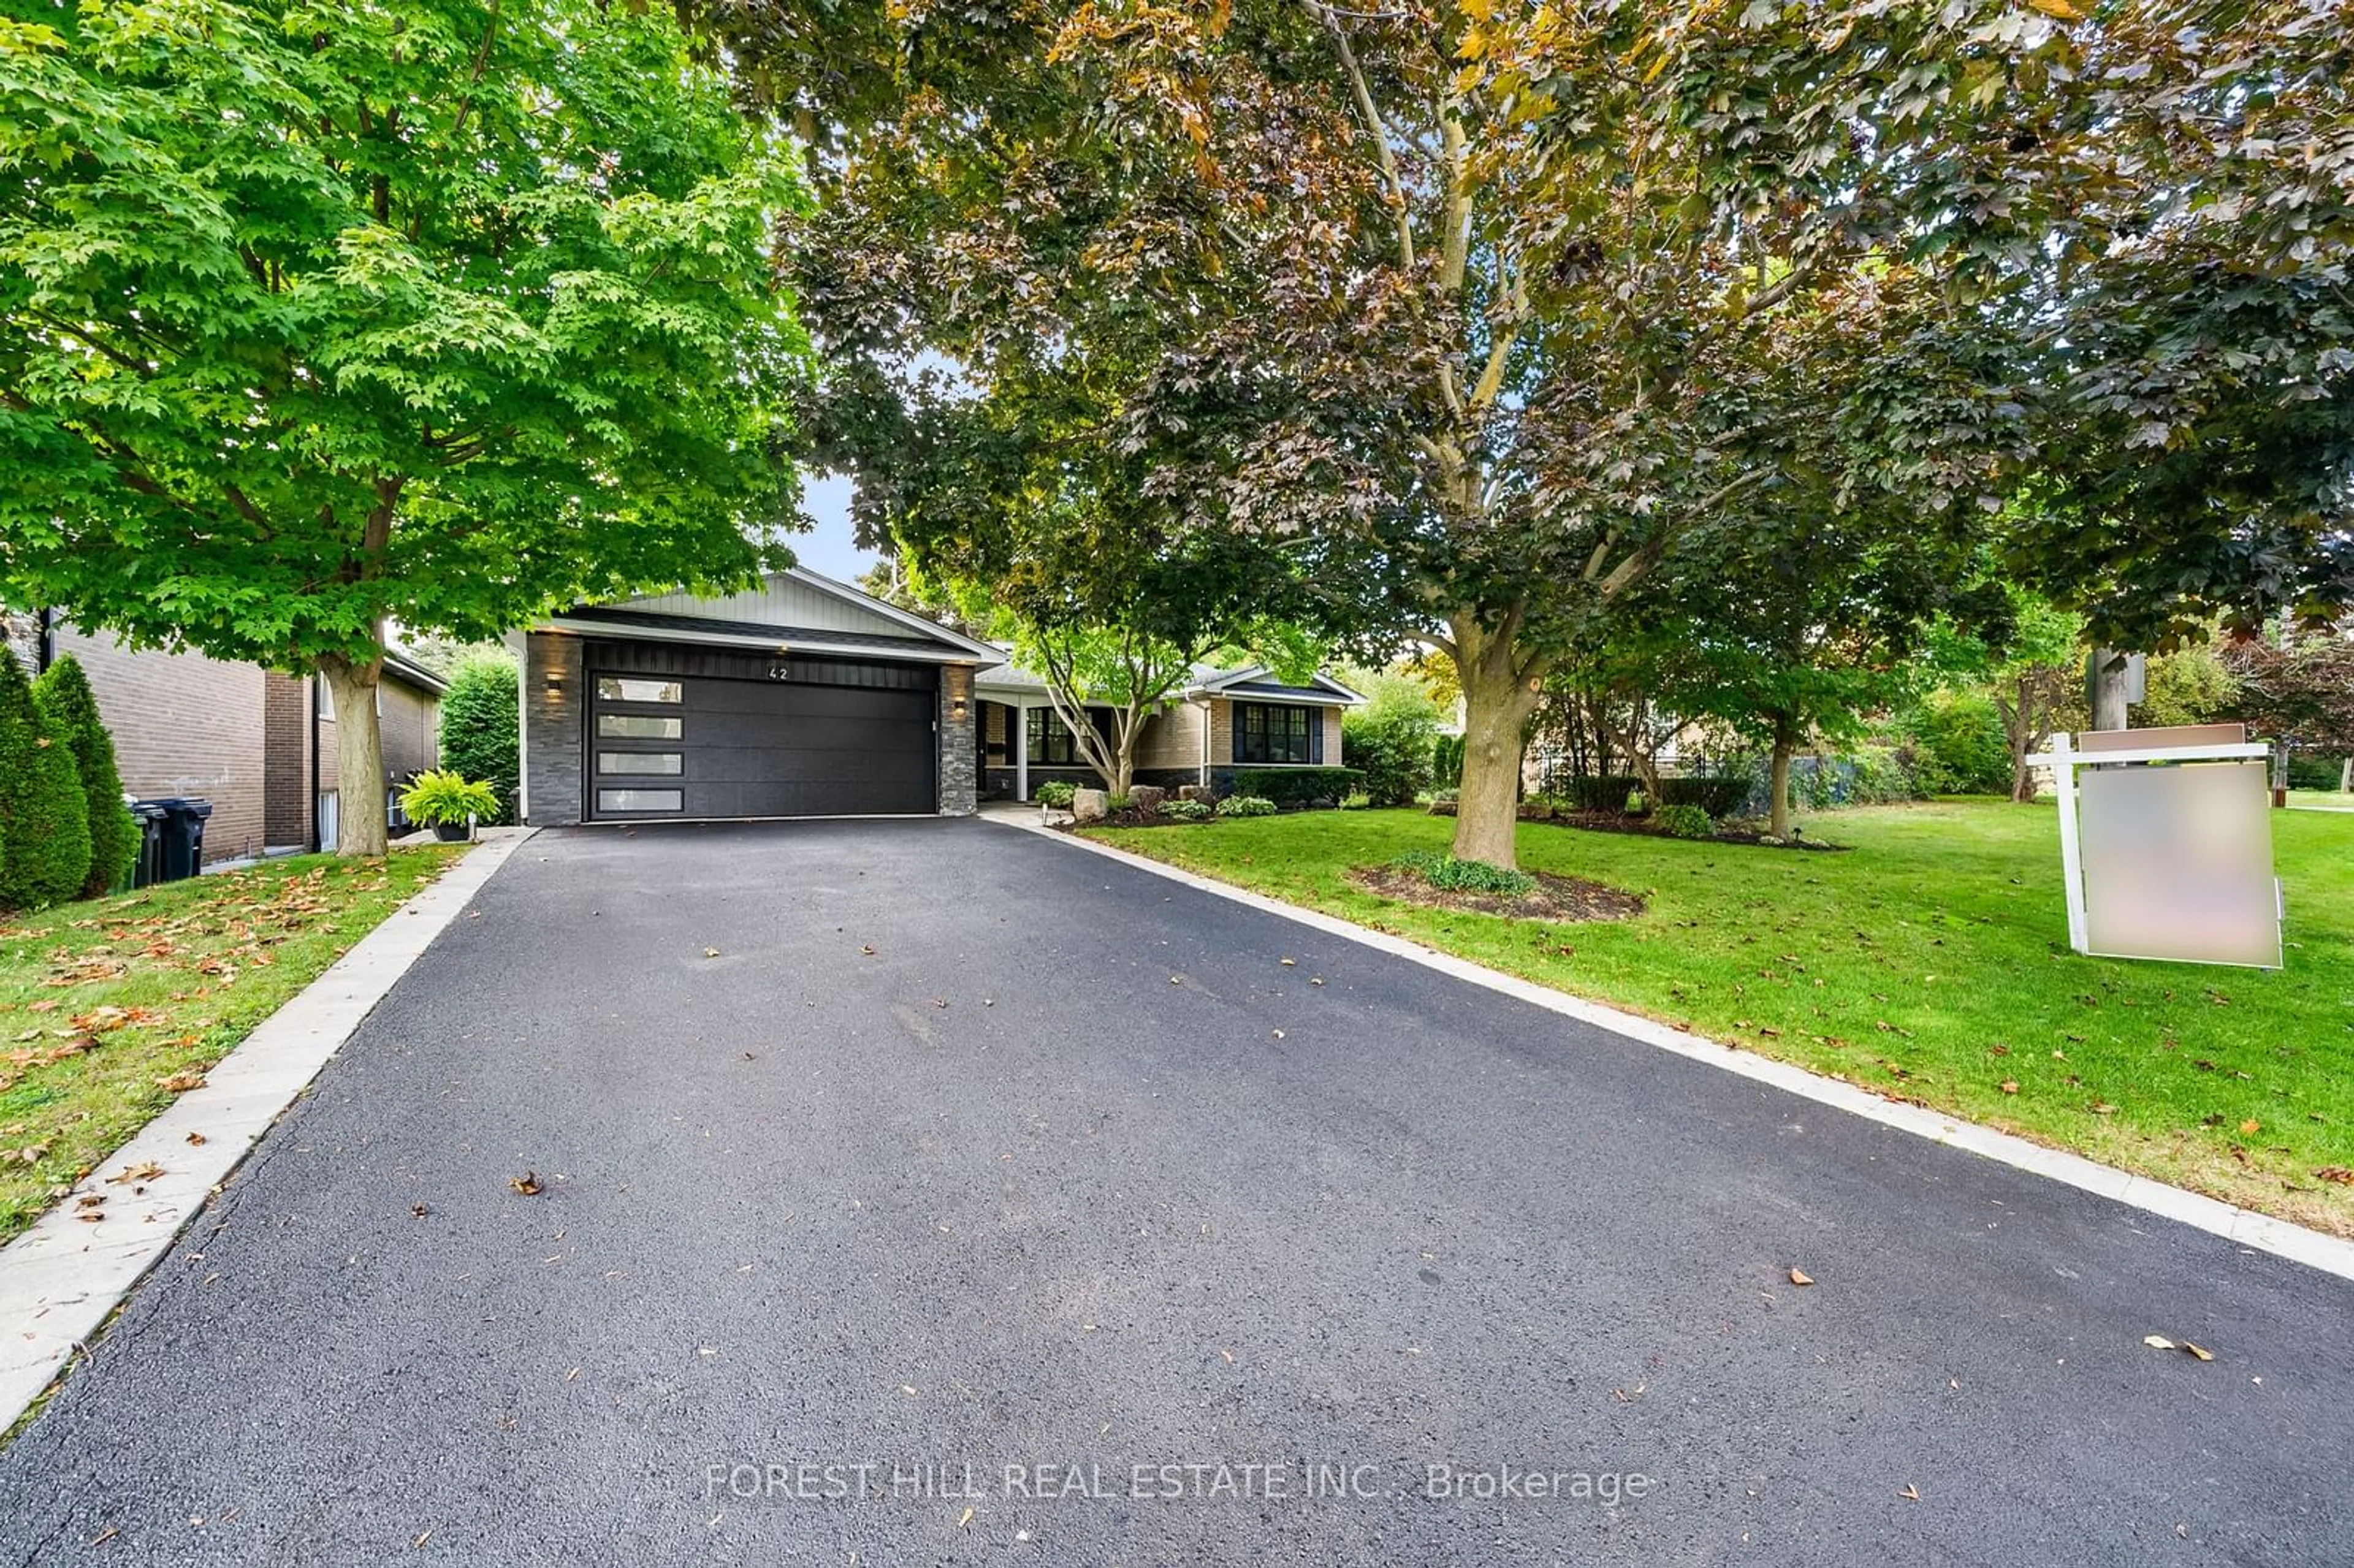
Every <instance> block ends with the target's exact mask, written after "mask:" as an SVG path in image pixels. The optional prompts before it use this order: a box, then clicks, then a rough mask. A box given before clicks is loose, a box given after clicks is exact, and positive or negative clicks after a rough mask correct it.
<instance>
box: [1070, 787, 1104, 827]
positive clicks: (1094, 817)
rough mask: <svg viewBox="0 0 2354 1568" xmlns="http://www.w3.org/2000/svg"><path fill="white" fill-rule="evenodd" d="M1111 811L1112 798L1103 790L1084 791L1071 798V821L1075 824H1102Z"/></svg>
mask: <svg viewBox="0 0 2354 1568" xmlns="http://www.w3.org/2000/svg"><path fill="white" fill-rule="evenodd" d="M1110 809H1111V796H1110V795H1109V794H1108V793H1107V792H1106V791H1104V790H1101V789H1082V790H1080V791H1079V792H1078V793H1077V794H1076V795H1074V796H1072V797H1071V820H1072V821H1075V822H1100V821H1103V820H1104V813H1105V812H1106V811H1108V810H1110Z"/></svg>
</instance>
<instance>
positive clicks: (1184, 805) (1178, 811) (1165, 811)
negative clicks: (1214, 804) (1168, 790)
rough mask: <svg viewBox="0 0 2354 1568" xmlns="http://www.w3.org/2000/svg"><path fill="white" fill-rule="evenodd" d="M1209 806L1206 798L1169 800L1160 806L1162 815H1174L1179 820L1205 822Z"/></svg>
mask: <svg viewBox="0 0 2354 1568" xmlns="http://www.w3.org/2000/svg"><path fill="white" fill-rule="evenodd" d="M1210 811H1211V807H1210V803H1209V802H1208V801H1207V800H1171V801H1169V802H1167V803H1166V804H1164V805H1163V806H1162V807H1161V815H1162V816H1164V817H1174V818H1175V819H1176V820H1177V821H1181V822H1206V821H1209V820H1210Z"/></svg>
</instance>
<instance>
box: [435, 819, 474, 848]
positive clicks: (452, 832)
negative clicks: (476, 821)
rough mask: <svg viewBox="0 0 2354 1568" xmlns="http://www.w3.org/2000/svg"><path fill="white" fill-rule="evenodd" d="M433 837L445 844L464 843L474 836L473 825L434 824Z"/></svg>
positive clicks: (466, 823) (469, 823)
mask: <svg viewBox="0 0 2354 1568" xmlns="http://www.w3.org/2000/svg"><path fill="white" fill-rule="evenodd" d="M433 836H434V837H435V838H437V839H440V841H441V842H443V843H445V844H460V843H464V842H466V841H467V840H468V839H470V838H472V837H473V836H474V829H473V824H472V823H471V822H436V823H434V824H433Z"/></svg>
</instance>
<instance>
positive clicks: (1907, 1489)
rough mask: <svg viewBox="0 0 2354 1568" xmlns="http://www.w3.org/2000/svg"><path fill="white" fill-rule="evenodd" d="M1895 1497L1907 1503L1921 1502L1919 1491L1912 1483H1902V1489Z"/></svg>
mask: <svg viewBox="0 0 2354 1568" xmlns="http://www.w3.org/2000/svg"><path fill="white" fill-rule="evenodd" d="M1896 1495H1897V1496H1898V1497H1900V1498H1903V1499H1905V1500H1907V1501H1908V1502H1919V1501H1920V1500H1921V1489H1920V1488H1919V1487H1916V1486H1914V1484H1913V1483H1912V1482H1910V1481H1907V1482H1905V1483H1904V1489H1903V1491H1901V1492H1898V1493H1897V1494H1896Z"/></svg>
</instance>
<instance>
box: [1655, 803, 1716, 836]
mask: <svg viewBox="0 0 2354 1568" xmlns="http://www.w3.org/2000/svg"><path fill="white" fill-rule="evenodd" d="M1651 821H1653V822H1655V823H1657V824H1658V826H1659V831H1660V832H1663V833H1665V834H1667V835H1668V836H1669V837H1670V838H1671V839H1705V838H1711V837H1713V836H1714V835H1715V832H1716V823H1715V822H1714V821H1712V819H1711V818H1710V816H1709V814H1708V813H1707V812H1706V811H1704V810H1702V809H1701V808H1700V807H1698V806H1687V805H1674V806H1662V807H1660V808H1659V810H1656V811H1654V812H1652V813H1651Z"/></svg>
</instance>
